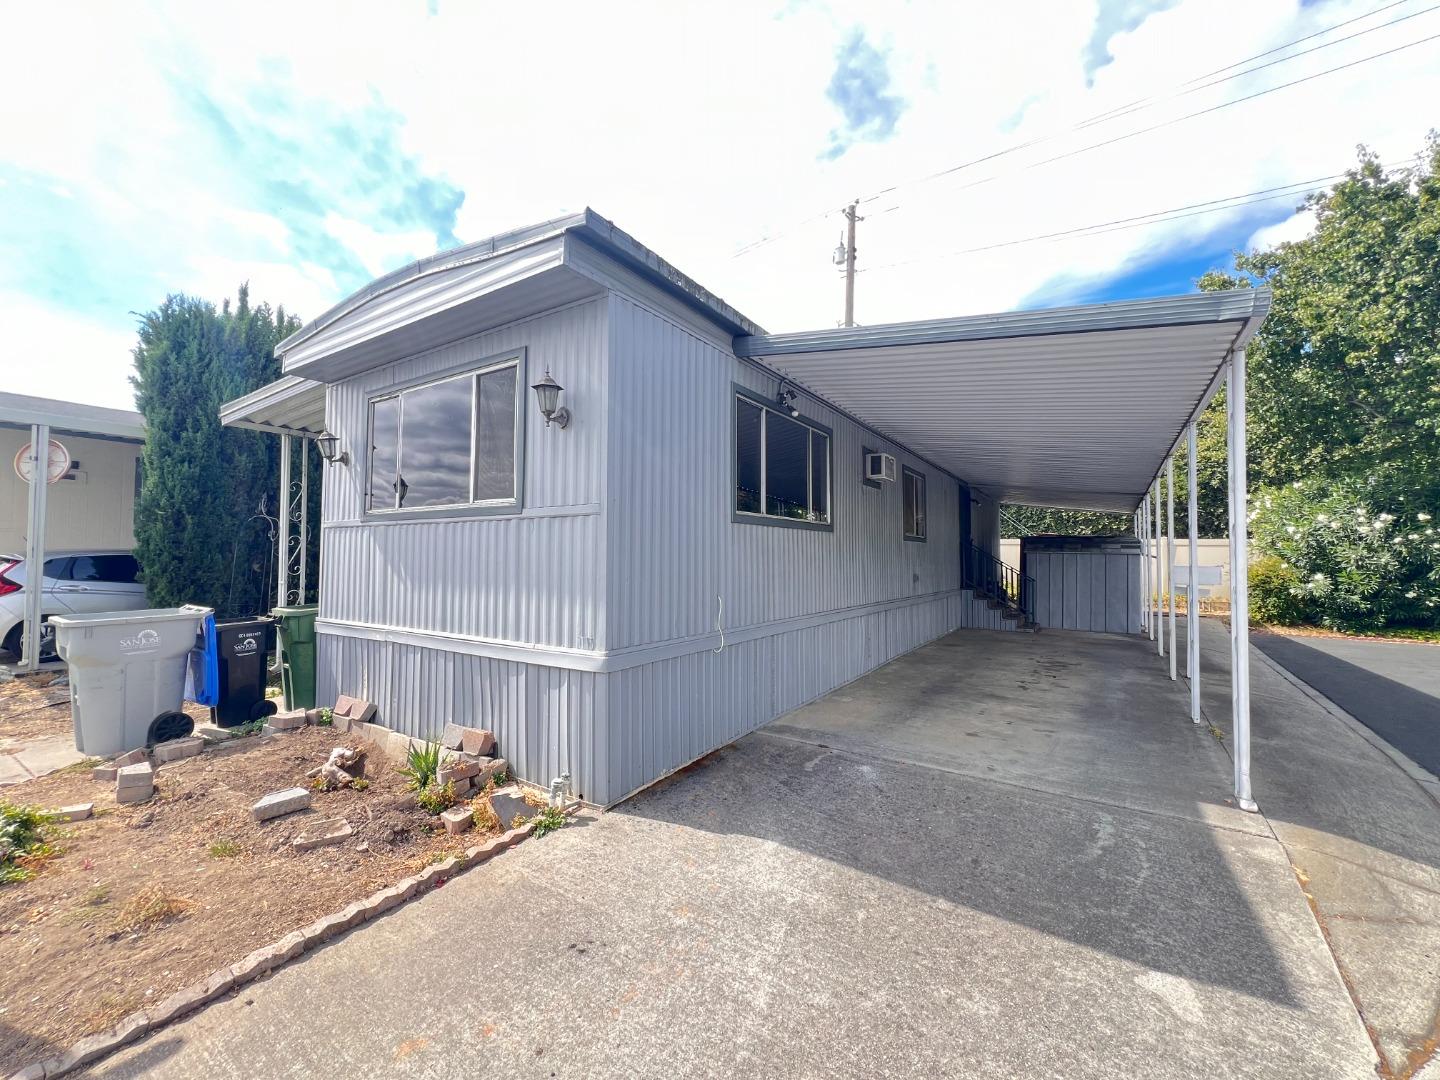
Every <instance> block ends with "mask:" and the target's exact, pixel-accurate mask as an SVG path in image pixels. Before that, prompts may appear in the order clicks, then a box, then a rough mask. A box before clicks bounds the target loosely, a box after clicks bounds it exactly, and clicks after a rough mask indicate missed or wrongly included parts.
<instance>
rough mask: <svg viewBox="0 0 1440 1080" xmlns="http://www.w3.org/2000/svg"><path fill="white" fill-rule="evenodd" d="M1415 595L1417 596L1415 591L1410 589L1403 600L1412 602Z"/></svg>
mask: <svg viewBox="0 0 1440 1080" xmlns="http://www.w3.org/2000/svg"><path fill="white" fill-rule="evenodd" d="M1416 595H1417V594H1416V592H1415V590H1414V589H1411V590H1410V591H1409V592H1407V593H1406V594H1405V599H1406V600H1414V599H1415V597H1416Z"/></svg>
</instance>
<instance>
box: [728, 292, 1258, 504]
mask: <svg viewBox="0 0 1440 1080" xmlns="http://www.w3.org/2000/svg"><path fill="white" fill-rule="evenodd" d="M1269 309H1270V292H1269V290H1268V289H1264V288H1260V289H1237V290H1233V291H1229V292H1218V293H1197V294H1194V295H1188V296H1172V297H1162V298H1156V299H1147V300H1127V301H1122V302H1117V303H1107V304H1095V305H1089V306H1085V307H1069V308H1054V309H1051V310H1047V311H1021V312H1011V313H1007V314H1002V315H975V316H968V317H965V318H957V319H937V320H931V321H926V322H912V323H891V324H888V325H882V326H864V327H848V328H844V329H839V330H820V331H812V332H807V333H798V334H771V335H763V336H761V335H756V336H750V337H739V338H736V339H735V350H736V352H737V354H739V355H741V356H746V357H750V358H753V359H756V360H758V361H760V362H762V363H763V364H765V365H766V366H767V367H770V368H773V369H774V370H776V371H777V372H779V373H780V374H781V375H783V376H784V377H785V378H786V379H787V380H789V381H792V382H794V383H795V384H797V386H798V387H799V388H800V389H802V390H808V391H810V392H811V393H813V394H814V395H816V396H817V397H818V398H821V399H823V400H825V401H827V402H829V403H832V404H834V405H838V406H839V407H841V408H842V409H844V410H846V411H847V412H849V413H851V414H853V415H854V416H855V417H857V418H858V419H860V420H862V421H863V422H865V423H866V424H868V425H869V426H871V427H873V428H874V429H876V430H877V431H879V432H882V433H884V434H885V435H887V436H889V437H890V438H893V439H894V440H895V441H896V442H898V443H901V444H903V445H904V446H906V447H908V448H910V449H911V450H913V451H914V452H915V453H917V454H920V455H922V456H923V457H925V458H927V459H928V460H930V461H931V462H933V463H935V464H937V465H939V466H941V467H942V468H945V469H947V470H949V471H950V472H952V473H953V474H954V475H956V476H958V477H960V478H961V479H962V480H964V481H966V482H967V483H969V484H971V485H973V486H975V487H977V488H979V489H981V490H982V491H984V492H986V493H988V494H990V495H992V496H994V497H995V498H998V499H1000V500H1002V501H1005V502H1013V503H1022V504H1029V505H1037V506H1056V507H1066V508H1072V509H1082V510H1109V511H1118V512H1125V513H1128V512H1130V511H1133V510H1134V509H1135V508H1136V507H1137V506H1138V505H1139V503H1140V500H1141V498H1142V497H1143V496H1144V494H1145V492H1146V491H1147V490H1148V489H1149V488H1150V485H1151V483H1152V482H1153V481H1154V479H1155V477H1156V476H1157V475H1158V473H1159V472H1160V470H1161V468H1162V467H1163V465H1164V462H1165V458H1166V457H1167V455H1169V454H1170V453H1171V452H1172V451H1173V450H1174V449H1175V447H1176V446H1177V444H1178V443H1179V441H1180V440H1181V438H1182V437H1183V435H1184V432H1185V428H1186V426H1187V425H1188V424H1189V423H1190V421H1191V420H1193V419H1195V418H1196V417H1198V416H1199V414H1200V413H1201V411H1203V410H1204V408H1205V406H1206V405H1208V404H1209V402H1210V399H1211V398H1212V397H1213V396H1214V394H1215V391H1216V390H1217V389H1218V388H1219V386H1220V382H1221V379H1222V378H1223V376H1224V371H1225V364H1226V361H1227V359H1228V358H1229V357H1230V355H1231V353H1232V351H1233V350H1235V349H1237V348H1239V347H1241V346H1243V345H1244V344H1245V343H1246V342H1247V341H1248V340H1249V339H1250V337H1251V336H1252V335H1253V334H1254V333H1255V331H1256V330H1257V329H1258V328H1259V326H1260V324H1261V323H1262V322H1263V321H1264V319H1265V316H1266V314H1267V313H1268V312H1269Z"/></svg>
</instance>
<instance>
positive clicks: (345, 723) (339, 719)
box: [330, 710, 355, 731]
mask: <svg viewBox="0 0 1440 1080" xmlns="http://www.w3.org/2000/svg"><path fill="white" fill-rule="evenodd" d="M330 724H331V726H333V727H334V728H335V730H336V731H349V730H350V729H351V727H353V726H354V724H355V721H353V720H351V719H350V717H348V716H345V715H344V714H343V713H337V712H334V711H333V710H332V711H331V713H330Z"/></svg>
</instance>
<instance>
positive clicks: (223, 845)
mask: <svg viewBox="0 0 1440 1080" xmlns="http://www.w3.org/2000/svg"><path fill="white" fill-rule="evenodd" d="M239 854H240V845H239V844H237V843H236V842H235V841H234V840H226V839H223V838H222V839H220V840H216V841H215V842H214V843H213V844H211V845H210V857H211V858H212V859H233V858H235V856H236V855H239Z"/></svg>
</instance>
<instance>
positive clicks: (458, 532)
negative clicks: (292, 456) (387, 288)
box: [320, 297, 607, 649]
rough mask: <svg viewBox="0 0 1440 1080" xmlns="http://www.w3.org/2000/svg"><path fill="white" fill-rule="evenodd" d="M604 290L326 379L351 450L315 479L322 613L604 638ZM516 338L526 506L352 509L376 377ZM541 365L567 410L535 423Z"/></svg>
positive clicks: (476, 632) (333, 423)
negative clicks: (473, 510) (395, 512)
mask: <svg viewBox="0 0 1440 1080" xmlns="http://www.w3.org/2000/svg"><path fill="white" fill-rule="evenodd" d="M605 318H606V311H605V300H604V298H603V297H600V298H596V299H594V300H591V301H587V302H584V303H581V304H577V305H574V306H572V307H568V308H564V309H561V310H560V311H557V312H553V313H550V314H547V315H544V316H539V317H536V318H532V319H526V320H524V321H522V322H519V323H515V324H513V325H511V326H507V327H503V328H501V329H498V330H494V331H491V332H488V333H485V334H480V335H477V336H475V337H471V338H467V339H465V340H463V341H459V342H456V343H454V344H452V345H447V346H445V347H444V348H441V349H435V350H432V351H431V352H427V353H424V354H422V355H420V356H414V357H409V358H406V359H404V360H399V361H397V362H395V363H393V364H387V365H385V366H384V367H382V368H378V369H376V370H374V371H371V372H367V373H366V374H365V375H363V376H359V377H357V378H354V379H349V380H347V381H345V382H343V383H339V384H337V385H335V386H332V387H330V388H329V392H328V395H327V400H326V423H327V424H328V425H329V427H330V429H331V430H332V431H334V432H335V433H336V434H338V435H339V436H340V440H341V445H342V446H345V447H346V448H348V449H349V450H350V454H351V457H352V458H353V459H354V461H353V462H352V464H351V465H350V466H349V467H348V468H346V467H334V468H331V469H330V470H328V472H327V475H326V477H325V491H324V524H325V528H324V529H322V531H321V534H320V535H321V559H322V560H323V564H324V566H325V588H324V590H323V595H322V596H321V600H320V617H321V618H322V619H327V620H336V621H340V622H355V623H363V624H366V625H369V626H384V627H396V628H404V629H413V630H424V631H429V632H435V633H446V634H458V635H462V636H465V637H473V638H483V639H486V640H494V641H500V642H510V643H517V644H525V645H550V646H557V647H561V648H572V649H595V648H603V647H604V646H603V634H604V618H603V601H604V568H605V563H604V542H605V536H604V530H603V528H602V525H601V513H600V510H601V502H602V500H603V497H604V482H605V481H604V469H605V465H604V455H605V440H604V433H605V400H606V378H605V365H606V344H607V343H606V333H605ZM517 348H524V349H525V350H526V354H527V363H528V368H529V371H528V372H522V373H521V377H522V381H523V382H524V383H525V384H526V385H525V387H524V388H523V390H522V393H523V394H524V397H525V400H524V402H523V405H524V413H525V440H524V449H525V460H524V472H523V478H524V489H523V490H524V508H523V511H522V512H521V513H518V514H510V515H503V516H498V517H484V516H481V517H469V518H455V519H452V520H445V521H426V520H423V519H411V520H409V521H404V520H400V519H390V520H383V519H380V520H377V519H374V518H371V519H366V518H365V517H364V514H363V506H364V503H363V497H362V493H363V486H364V481H365V469H364V462H363V454H362V453H361V451H362V450H363V448H364V446H365V443H366V438H367V436H366V423H367V403H368V400H369V398H370V396H371V395H373V394H374V393H376V392H377V391H378V390H381V389H383V388H384V387H387V386H390V385H393V384H395V383H397V382H401V381H406V380H409V379H412V378H421V377H423V376H425V375H427V374H432V373H435V372H440V371H445V370H448V369H451V368H454V367H455V366H456V365H461V364H465V363H467V362H471V361H475V362H478V361H480V360H482V359H484V358H487V357H492V356H495V355H497V354H501V353H504V352H506V351H509V350H512V349H517ZM547 365H548V366H549V367H550V369H551V371H552V372H553V374H554V375H555V377H556V378H557V379H558V380H559V381H560V382H561V384H562V385H564V386H565V388H566V393H565V402H566V403H567V404H568V405H569V406H570V408H571V411H572V412H573V414H574V420H573V421H572V423H571V424H570V426H569V427H568V428H566V429H565V430H564V431H561V430H560V429H558V428H550V429H546V427H545V425H544V424H543V423H542V422H540V421H539V420H538V416H539V414H538V412H537V411H536V410H535V406H534V402H533V400H532V398H533V395H532V394H531V392H530V390H529V388H528V384H529V383H531V382H535V381H537V380H538V379H539V378H540V376H541V375H542V374H543V373H544V371H545V368H546V366H547Z"/></svg>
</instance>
